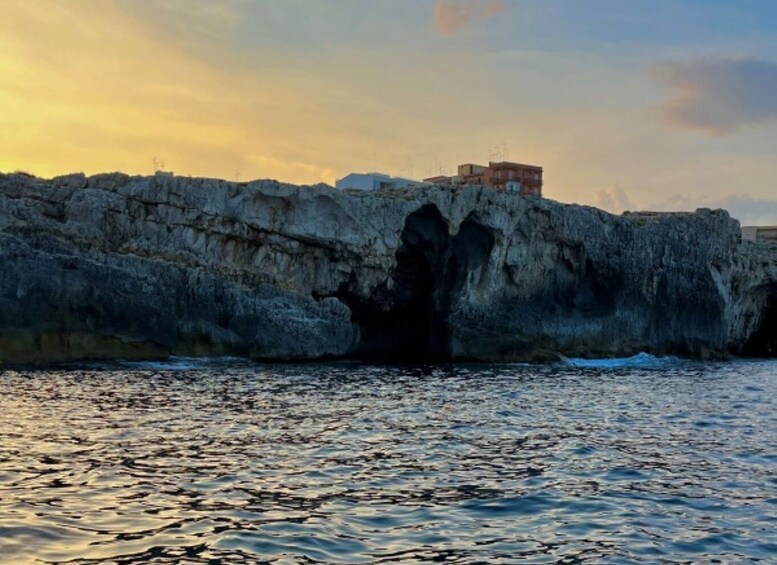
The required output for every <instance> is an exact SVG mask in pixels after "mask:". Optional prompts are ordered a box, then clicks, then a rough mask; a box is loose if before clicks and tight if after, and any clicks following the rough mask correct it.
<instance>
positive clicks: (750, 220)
mask: <svg viewBox="0 0 777 565" xmlns="http://www.w3.org/2000/svg"><path fill="white" fill-rule="evenodd" d="M650 208H651V209H653V210H667V211H692V210H696V209H697V208H712V209H717V208H722V209H723V210H728V212H729V214H731V216H732V217H733V218H736V219H737V220H739V222H740V223H741V224H742V225H743V226H750V225H777V200H772V199H767V198H753V197H752V196H748V195H746V194H729V195H726V196H722V197H718V198H708V197H697V196H690V195H683V194H675V195H673V196H670V197H669V198H667V199H665V200H663V201H661V202H658V203H656V204H654V205H653V206H651V207H650Z"/></svg>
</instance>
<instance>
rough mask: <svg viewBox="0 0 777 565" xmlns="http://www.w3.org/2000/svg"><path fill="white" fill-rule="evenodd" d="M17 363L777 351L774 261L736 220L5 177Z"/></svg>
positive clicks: (207, 182)
mask: <svg viewBox="0 0 777 565" xmlns="http://www.w3.org/2000/svg"><path fill="white" fill-rule="evenodd" d="M0 261H1V262H2V270H0V361H2V362H5V363H9V362H10V363H13V362H45V361H61V360H78V359H93V358H149V357H162V356H166V355H169V354H184V355H217V354H230V355H246V356H251V357H254V358H259V359H277V360H288V359H321V358H338V357H361V358H379V359H387V360H445V359H480V360H542V359H552V358H557V357H558V356H559V355H566V356H613V355H617V356H620V355H629V354H633V353H636V352H639V351H647V352H650V353H656V354H680V355H688V356H695V357H705V356H720V355H724V354H726V353H727V352H733V353H745V354H753V355H764V354H768V353H769V352H770V351H773V350H774V349H775V348H777V253H775V250H774V248H773V247H770V246H768V245H764V244H754V243H749V242H744V243H742V242H740V238H739V226H738V224H737V222H735V221H734V220H732V219H731V218H730V217H729V216H728V214H726V213H725V212H722V211H704V210H702V211H698V212H696V213H694V214H631V215H628V214H627V215H624V216H613V215H610V214H607V213H605V212H602V211H600V210H597V209H594V208H589V207H582V206H573V205H562V204H559V203H556V202H553V201H550V200H541V199H536V198H520V197H516V196H514V195H508V194H503V193H498V192H495V191H493V190H491V189H487V188H482V187H467V188H463V189H458V190H450V189H445V188H429V189H423V190H416V191H413V190H407V191H392V192H372V193H365V192H353V193H351V192H348V191H335V190H333V189H331V188H329V187H326V186H314V187H296V186H291V185H285V184H279V183H277V182H274V181H255V182H250V183H230V182H225V181H220V180H212V179H197V178H184V177H173V176H168V175H155V176H153V177H129V176H126V175H122V174H108V175H97V176H93V177H89V178H87V177H85V176H83V175H69V176H65V177H59V178H55V179H52V180H42V179H37V178H34V177H30V176H26V175H19V174H15V175H0Z"/></svg>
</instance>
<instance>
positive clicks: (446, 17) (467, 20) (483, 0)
mask: <svg viewBox="0 0 777 565" xmlns="http://www.w3.org/2000/svg"><path fill="white" fill-rule="evenodd" d="M504 9H505V4H504V1H503V0H436V1H435V3H434V28H435V30H437V32H438V33H440V34H442V35H454V34H456V33H458V32H460V31H461V30H463V29H465V28H467V27H470V26H472V25H474V24H476V23H478V22H482V21H486V20H490V19H491V18H493V17H495V16H497V15H498V14H500V13H501V12H502V11H504Z"/></svg>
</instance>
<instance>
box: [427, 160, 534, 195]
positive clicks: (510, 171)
mask: <svg viewBox="0 0 777 565" xmlns="http://www.w3.org/2000/svg"><path fill="white" fill-rule="evenodd" d="M424 181H426V182H429V183H432V184H436V185H445V186H464V185H470V184H476V185H482V186H490V187H492V188H496V189H497V190H501V191H504V192H510V193H514V194H519V195H521V196H542V184H543V181H542V167H538V166H536V165H524V164H522V163H513V162H510V161H490V162H489V163H488V166H487V167H486V166H484V165H476V164H474V163H465V164H463V165H459V168H458V175H456V176H452V177H448V176H442V175H441V176H436V177H429V178H428V179H424Z"/></svg>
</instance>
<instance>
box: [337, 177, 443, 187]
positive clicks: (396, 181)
mask: <svg viewBox="0 0 777 565" xmlns="http://www.w3.org/2000/svg"><path fill="white" fill-rule="evenodd" d="M426 184H429V183H425V182H421V181H417V180H411V179H404V178H400V177H390V176H389V175H384V174H382V173H351V174H349V175H346V176H344V177H343V178H341V179H339V180H337V181H335V188H337V189H338V190H343V189H346V188H352V189H356V190H380V189H386V188H412V187H416V186H423V185H426Z"/></svg>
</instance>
